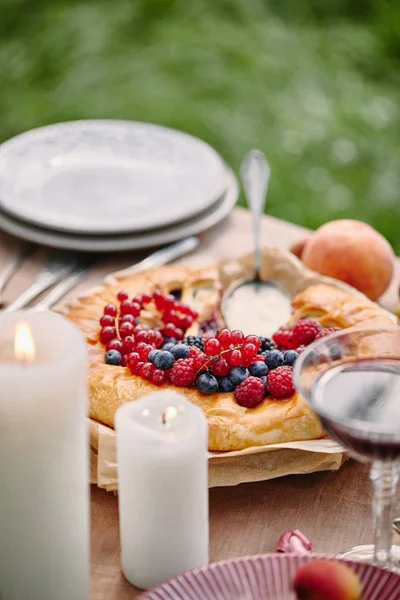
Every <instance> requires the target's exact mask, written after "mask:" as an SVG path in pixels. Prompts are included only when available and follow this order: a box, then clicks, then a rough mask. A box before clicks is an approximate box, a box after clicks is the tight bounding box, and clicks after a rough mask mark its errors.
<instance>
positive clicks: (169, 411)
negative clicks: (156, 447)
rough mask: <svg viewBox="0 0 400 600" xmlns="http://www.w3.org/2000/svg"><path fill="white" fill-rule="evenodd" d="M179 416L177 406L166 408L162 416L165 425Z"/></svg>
mask: <svg viewBox="0 0 400 600" xmlns="http://www.w3.org/2000/svg"><path fill="white" fill-rule="evenodd" d="M177 414H178V411H177V409H176V408H175V406H168V408H166V409H165V411H164V412H163V416H162V422H163V424H164V425H165V424H166V423H167V422H168V421H170V420H171V419H175V417H176V416H177Z"/></svg>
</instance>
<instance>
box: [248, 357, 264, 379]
mask: <svg viewBox="0 0 400 600" xmlns="http://www.w3.org/2000/svg"><path fill="white" fill-rule="evenodd" d="M249 371H250V375H253V377H264V375H266V374H267V373H268V367H267V365H266V364H265V362H261V361H260V360H258V361H256V362H253V363H252V364H251V365H250V366H249Z"/></svg>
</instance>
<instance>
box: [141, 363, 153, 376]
mask: <svg viewBox="0 0 400 600" xmlns="http://www.w3.org/2000/svg"><path fill="white" fill-rule="evenodd" d="M154 370H155V366H154V365H153V364H152V363H151V362H145V363H143V364H142V366H141V367H140V375H141V376H142V377H143V378H144V379H150V377H151V376H152V374H153V372H154Z"/></svg>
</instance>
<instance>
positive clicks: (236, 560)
mask: <svg viewBox="0 0 400 600" xmlns="http://www.w3.org/2000/svg"><path fill="white" fill-rule="evenodd" d="M272 558H281V559H282V560H290V558H299V559H301V560H302V559H305V560H306V562H307V561H308V559H310V560H328V561H332V562H344V563H345V564H347V565H349V566H352V565H366V566H367V567H370V568H372V569H373V570H374V571H378V572H380V573H381V574H387V575H392V576H394V577H395V578H398V580H399V582H400V574H397V573H394V572H393V571H388V570H387V569H384V568H382V567H378V566H376V565H372V564H369V563H362V562H359V561H355V560H346V559H341V558H336V557H335V556H332V555H329V554H323V553H322V554H321V553H314V552H313V553H311V554H306V555H301V554H298V553H295V552H267V553H258V554H246V555H245V556H235V557H232V558H225V559H222V560H218V561H214V562H212V563H210V564H208V565H205V566H204V567H197V568H195V569H189V570H188V571H185V572H184V573H180V574H178V575H176V576H175V577H170V578H169V579H166V580H165V581H163V582H162V583H160V584H158V585H155V586H153V587H151V588H149V589H147V590H144V591H142V592H141V593H140V594H139V596H138V597H137V600H152V596H151V594H154V593H157V594H159V593H160V592H162V591H163V588H164V587H165V586H166V585H169V584H171V583H177V582H178V583H179V582H180V580H181V579H184V578H186V577H188V576H196V575H197V574H198V573H206V572H208V571H210V570H211V571H215V570H216V568H219V567H225V566H226V565H231V564H240V563H248V562H255V560H259V559H261V560H264V559H267V560H268V559H272ZM178 591H179V590H178ZM157 597H158V598H160V600H161V596H157ZM265 600H268V598H266V599H265Z"/></svg>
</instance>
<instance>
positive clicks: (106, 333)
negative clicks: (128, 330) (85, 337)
mask: <svg viewBox="0 0 400 600" xmlns="http://www.w3.org/2000/svg"><path fill="white" fill-rule="evenodd" d="M116 334H117V332H116V331H115V327H109V326H107V327H103V329H102V330H101V331H100V341H101V343H102V344H107V342H109V341H110V340H112V339H113V338H115V336H116Z"/></svg>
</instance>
